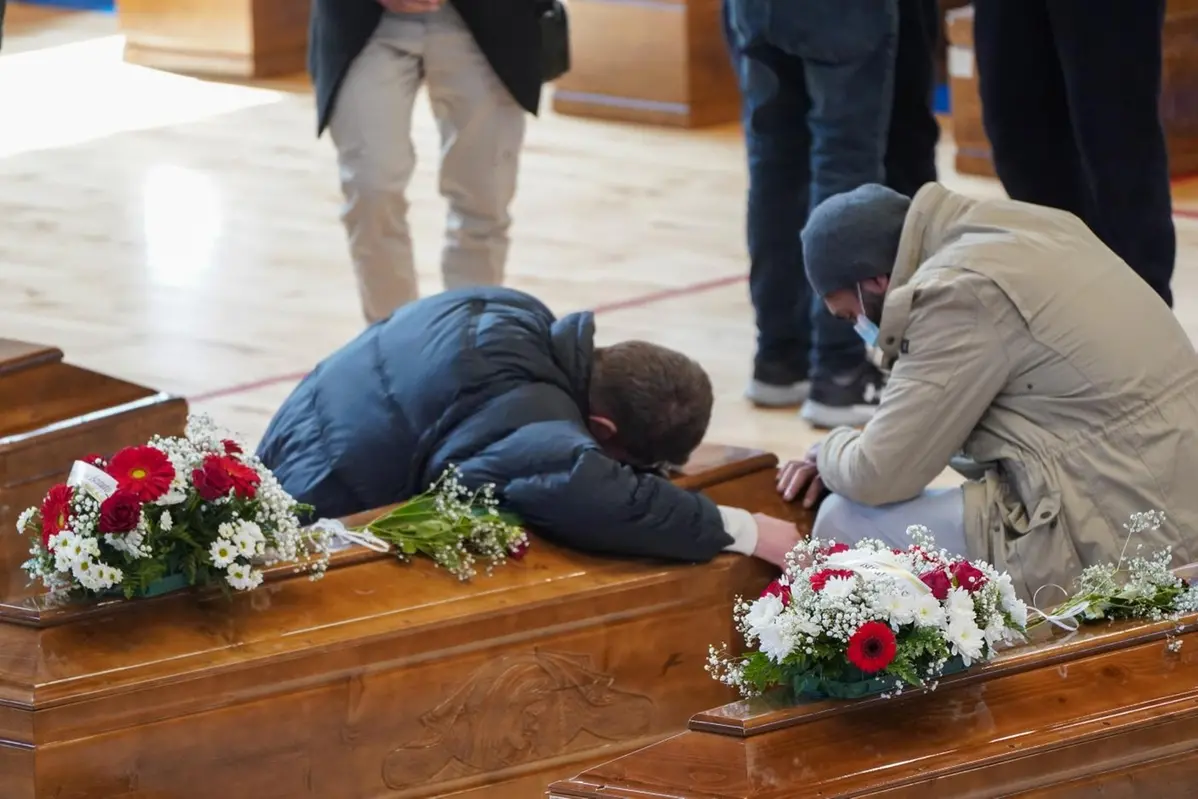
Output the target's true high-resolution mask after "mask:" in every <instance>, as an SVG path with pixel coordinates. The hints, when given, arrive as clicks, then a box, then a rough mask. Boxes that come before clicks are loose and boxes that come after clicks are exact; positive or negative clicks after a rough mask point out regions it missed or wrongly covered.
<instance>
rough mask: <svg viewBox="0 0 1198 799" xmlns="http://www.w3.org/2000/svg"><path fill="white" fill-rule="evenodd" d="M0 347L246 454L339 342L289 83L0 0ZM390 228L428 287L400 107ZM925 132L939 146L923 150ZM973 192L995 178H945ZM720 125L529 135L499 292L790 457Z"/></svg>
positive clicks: (1189, 293) (1189, 289) (537, 125)
mask: <svg viewBox="0 0 1198 799" xmlns="http://www.w3.org/2000/svg"><path fill="white" fill-rule="evenodd" d="M0 109H3V113H4V123H3V125H2V126H0V289H2V290H0V336H3V337H9V338H18V339H26V340H30V341H35V342H40V343H46V344H53V345H57V346H59V347H61V348H62V349H63V350H64V351H65V353H66V354H67V357H68V359H70V360H72V361H73V362H75V363H78V364H80V365H83V366H86V367H89V368H92V369H96V370H99V371H102V372H106V373H109V374H112V375H116V376H119V377H123V378H126V379H129V380H133V381H136V382H140V383H144V384H146V385H149V386H152V387H154V388H158V389H162V390H166V391H170V392H176V393H179V394H182V395H183V396H186V397H188V398H189V399H191V401H192V405H193V407H194V408H195V409H196V410H200V411H206V412H208V413H210V414H212V415H213V416H214V417H215V418H216V419H217V420H218V421H219V422H221V423H223V424H225V425H226V426H228V427H230V428H232V429H234V430H236V431H238V432H240V433H242V434H244V435H245V436H246V437H247V438H248V439H249V440H250V441H251V442H256V441H257V439H258V437H259V436H260V435H261V433H262V431H263V430H264V428H265V426H266V423H267V421H268V420H269V419H270V416H271V414H272V412H273V411H274V409H275V408H276V407H277V406H278V404H279V403H280V402H281V401H282V400H283V398H284V397H285V396H286V395H287V393H288V392H289V391H290V389H291V388H292V387H293V386H294V385H295V383H296V382H297V380H298V379H299V377H300V376H301V375H302V374H303V373H304V371H305V370H307V369H309V368H310V367H311V366H312V365H313V364H315V363H316V362H317V361H318V360H319V359H320V358H322V357H323V356H324V355H326V354H328V353H329V352H331V351H332V350H333V349H335V348H336V347H338V346H339V345H340V344H342V343H343V342H345V341H346V340H348V339H350V338H351V337H353V336H354V335H355V334H356V333H357V332H358V331H359V330H360V329H361V324H362V323H361V320H360V317H359V313H358V302H357V297H356V294H355V289H354V282H353V276H352V272H351V268H350V265H349V262H348V259H347V254H346V246H345V242H344V239H343V233H342V229H341V225H340V222H339V220H338V209H339V203H340V196H339V188H338V185H337V173H336V168H335V165H334V158H333V151H332V146H331V145H330V144H329V143H328V141H327V140H323V141H317V140H316V139H315V137H314V114H313V107H312V98H311V96H310V94H309V92H308V91H307V89H306V83H305V81H304V80H303V78H302V77H297V78H295V79H292V80H284V81H274V82H270V83H267V84H264V85H258V86H253V87H250V86H235V85H228V84H220V83H211V82H204V81H200V80H194V79H190V78H185V77H180V76H176V75H171V74H167V73H160V72H154V71H151V70H146V69H141V68H138V67H133V66H128V65H125V64H124V63H122V61H121V39H120V37H119V36H118V35H117V32H116V25H115V20H114V19H113V18H112V17H110V16H104V15H92V14H85V13H75V12H55V11H47V10H44V9H37V8H30V7H23V6H19V5H18V6H15V7H14V6H12V4H10V9H9V15H8V20H7V22H6V32H5V41H4V54H3V55H2V56H0ZM418 109H419V110H418V112H417V115H416V122H415V139H416V144H417V149H418V152H419V155H420V167H419V169H418V173H417V174H416V176H415V179H414V180H413V184H412V189H411V193H410V199H411V203H412V219H411V222H412V228H413V232H414V237H415V242H416V248H417V258H418V262H419V266H420V272H421V282H422V285H423V287H424V288H425V289H426V291H428V292H432V291H436V290H438V289H439V274H438V253H439V248H440V242H441V229H442V224H443V219H444V210H445V209H444V203H443V202H442V200H441V198H440V197H439V196H438V195H437V193H436V183H435V154H436V133H435V128H434V126H433V124H432V119H431V116H430V114H429V113H428V110H427V107H426V106H424V105H418ZM946 138H947V137H946ZM950 154H951V147H950V146H949V145H948V143H946V144H945V145H942V151H941V156H942V159H941V160H942V180H943V181H944V182H945V183H947V184H948V185H949V186H951V187H953V188H956V189H958V190H962V191H965V192H968V193H972V194H977V195H994V194H998V193H1000V191H1001V190H1000V188H999V187H998V185H997V183H996V182H994V181H990V180H984V179H976V178H966V177H962V176H958V175H956V174H954V173H953V172H952V171H951V157H950ZM744 189H745V174H744V166H743V149H742V144H741V141H740V136H739V132H738V130H737V129H736V127H735V126H729V127H726V128H723V129H718V130H709V131H701V132H681V131H672V130H657V129H650V128H640V127H634V126H626V125H616V124H605V123H599V122H592V121H587V120H579V119H572V118H565V117H555V116H553V115H552V114H551V113H547V114H546V115H545V116H544V117H543V118H541V119H540V120H539V121H536V122H533V123H531V124H530V125H529V132H528V139H527V146H526V149H525V152H524V155H523V162H522V169H521V175H520V191H519V195H518V199H517V201H516V204H515V209H514V217H515V228H514V231H513V246H512V250H511V257H510V264H509V283H510V285H512V286H514V287H516V288H520V289H525V290H528V291H530V292H532V293H534V294H537V295H538V296H540V297H542V298H543V299H544V300H545V301H546V302H547V303H548V304H549V305H550V306H551V307H552V308H553V309H554V310H555V311H557V312H559V313H567V312H570V311H573V310H578V309H583V308H592V309H595V310H596V311H597V312H598V327H599V331H600V337H601V340H602V341H615V340H619V339H623V338H633V337H635V338H647V339H651V340H654V341H657V342H660V343H662V344H666V345H670V346H674V347H677V348H679V349H682V350H684V351H686V352H688V353H689V354H691V355H692V356H693V357H695V358H697V359H699V360H700V361H701V362H702V363H703V364H704V365H705V366H706V367H707V368H708V370H709V371H710V372H711V375H712V378H713V380H714V382H715V386H716V396H717V404H716V414H715V419H714V422H713V425H712V429H711V433H710V438H711V439H712V440H717V441H721V442H726V443H734V444H741V445H748V446H755V447H760V448H763V449H767V450H772V451H775V452H778V453H779V454H781V455H782V456H784V457H786V456H796V455H800V454H802V453H803V452H804V451H805V450H806V448H807V446H808V445H809V444H810V443H811V442H812V441H814V440H815V436H814V434H813V433H812V432H811V431H810V430H808V428H807V427H806V425H805V424H803V423H802V422H801V421H800V420H799V419H798V418H796V416H795V414H794V413H793V412H788V411H777V412H764V411H760V410H755V409H753V408H751V407H749V406H748V405H747V403H745V401H744V400H743V399H742V398H741V391H742V389H743V387H744V383H745V381H746V379H747V377H748V374H749V369H750V363H751V359H752V354H753V324H752V312H751V309H750V306H749V301H748V296H747V286H746V280H745V278H746V270H747V264H746V257H745V252H744V237H743V225H744V221H743V213H744V209H743V198H744ZM1175 197H1176V204H1177V209H1178V210H1177V230H1178V240H1179V254H1178V264H1177V277H1176V282H1175V291H1176V295H1177V313H1178V316H1179V317H1180V318H1181V320H1182V322H1183V324H1185V326H1186V328H1187V329H1188V330H1189V331H1190V334H1191V336H1193V335H1196V334H1198V180H1194V181H1179V182H1178V183H1177V184H1176V186H1175Z"/></svg>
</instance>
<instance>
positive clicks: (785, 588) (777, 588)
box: [761, 580, 790, 607]
mask: <svg viewBox="0 0 1198 799" xmlns="http://www.w3.org/2000/svg"><path fill="white" fill-rule="evenodd" d="M770 594H773V595H774V596H776V597H778V599H781V600H782V607H786V606H787V605H789V604H790V586H789V585H783V584H782V583H781V581H779V580H774V581H773V582H772V583H770V584H769V585H767V586H766V587H765V590H764V591H762V592H761V595H762V596H769V595H770Z"/></svg>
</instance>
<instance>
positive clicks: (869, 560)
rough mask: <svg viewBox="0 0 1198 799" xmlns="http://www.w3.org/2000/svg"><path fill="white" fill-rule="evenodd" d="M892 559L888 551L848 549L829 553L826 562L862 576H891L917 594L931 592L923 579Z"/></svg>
mask: <svg viewBox="0 0 1198 799" xmlns="http://www.w3.org/2000/svg"><path fill="white" fill-rule="evenodd" d="M894 560H895V559H894V556H893V555H891V553H889V552H863V551H860V550H850V551H848V552H837V553H836V554H835V555H830V556H829V557H828V559H827V561H826V563H827V565H828V566H829V567H831V568H836V569H848V570H849V571H854V572H857V573H858V574H860V575H861V576H863V577H869V576H871V575H887V576H890V577H893V578H895V579H897V580H898V581H899V582H901V583H905V584H906V585H908V586H910V588H911V590H913V591H914V592H915V593H916V594H917V595H920V594H930V593H932V589H930V588H928V586H927V585H926V584H925V583H924V581H923V580H921V579H919V577H918V576H917V575H915V574H913V573H912V572H911V571H909V570H907V569H904V568H903V567H902V566H899V565H898V564H897V563H895V562H894Z"/></svg>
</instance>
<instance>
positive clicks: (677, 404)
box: [588, 341, 713, 469]
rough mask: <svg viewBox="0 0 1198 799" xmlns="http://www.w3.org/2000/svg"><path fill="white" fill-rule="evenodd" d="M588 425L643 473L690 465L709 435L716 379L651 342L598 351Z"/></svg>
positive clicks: (602, 441) (608, 448) (609, 450)
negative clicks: (642, 470)
mask: <svg viewBox="0 0 1198 799" xmlns="http://www.w3.org/2000/svg"><path fill="white" fill-rule="evenodd" d="M589 401H590V408H589V409H588V425H589V427H590V431H591V435H593V436H594V437H595V439H596V440H597V441H598V442H599V443H600V444H601V445H602V446H603V450H604V451H605V452H606V453H607V454H608V455H609V456H611V457H613V458H615V459H617V460H620V461H623V462H625V463H628V464H630V465H632V466H635V467H637V468H641V469H663V468H666V467H668V466H671V465H682V464H684V463H686V461H687V459H688V458H689V457H690V455H691V453H692V452H694V450H695V448H696V447H698V446H699V442H701V441H702V440H703V436H704V435H706V434H707V425H708V424H709V423H710V422H711V406H712V403H713V397H712V391H711V379H710V378H708V376H707V373H706V372H705V371H703V367H701V366H699V364H697V363H696V362H695V361H693V360H691V359H690V358H688V357H686V356H685V355H683V354H682V353H680V352H675V351H674V350H671V349H667V348H666V347H660V346H658V345H656V344H650V343H649V342H647V341H623V342H620V343H619V344H614V345H612V346H610V347H596V348H595V360H594V366H593V367H592V369H591V386H590V392H589Z"/></svg>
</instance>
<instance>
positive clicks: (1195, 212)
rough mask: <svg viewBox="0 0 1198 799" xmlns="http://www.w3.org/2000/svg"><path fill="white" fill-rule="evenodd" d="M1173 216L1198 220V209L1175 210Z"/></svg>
mask: <svg viewBox="0 0 1198 799" xmlns="http://www.w3.org/2000/svg"><path fill="white" fill-rule="evenodd" d="M1173 216H1180V217H1184V218H1186V219H1198V208H1174V209H1173Z"/></svg>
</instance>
